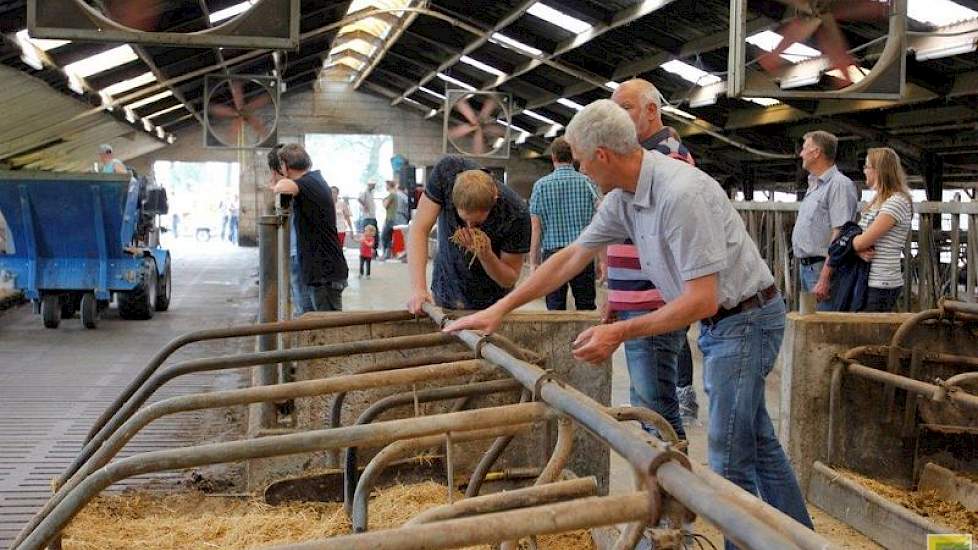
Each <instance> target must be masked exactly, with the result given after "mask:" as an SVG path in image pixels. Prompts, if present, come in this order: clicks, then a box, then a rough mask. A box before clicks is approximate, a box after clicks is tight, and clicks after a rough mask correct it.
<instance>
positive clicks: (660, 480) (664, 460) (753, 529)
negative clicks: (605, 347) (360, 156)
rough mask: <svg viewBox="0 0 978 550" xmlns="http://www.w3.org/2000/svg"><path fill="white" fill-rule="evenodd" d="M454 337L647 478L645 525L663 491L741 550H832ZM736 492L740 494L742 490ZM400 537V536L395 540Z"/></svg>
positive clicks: (575, 400) (475, 340) (555, 384)
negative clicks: (648, 501) (650, 499)
mask: <svg viewBox="0 0 978 550" xmlns="http://www.w3.org/2000/svg"><path fill="white" fill-rule="evenodd" d="M424 309H425V312H426V313H427V314H428V316H429V317H431V318H432V319H433V320H434V321H435V323H436V324H438V325H439V326H444V322H445V320H446V316H445V314H444V312H443V311H442V310H441V309H439V308H437V307H435V306H434V305H432V304H425V305H424ZM455 335H456V336H457V337H458V338H459V339H460V340H461V341H462V342H464V343H465V344H466V345H468V346H469V348H471V349H472V350H474V351H475V352H476V353H477V354H478V355H479V356H480V357H481V358H483V359H486V360H488V361H490V362H492V363H494V364H496V365H499V366H500V367H502V368H504V369H505V370H507V371H508V372H509V373H510V375H512V376H513V377H514V378H516V379H517V380H519V381H520V382H521V383H522V384H523V385H524V386H525V387H527V388H532V389H533V393H534V397H535V398H537V399H539V400H540V401H542V402H544V403H547V404H548V405H550V406H551V407H553V408H555V409H557V410H558V411H559V412H561V413H563V414H565V415H567V416H569V417H570V418H572V419H574V420H575V421H576V422H578V423H579V424H581V425H582V426H583V427H584V428H586V429H587V430H588V431H589V432H591V433H592V434H594V435H595V436H597V437H598V438H599V439H601V440H602V441H604V442H605V443H607V444H608V445H609V446H610V447H611V448H612V449H613V450H614V451H615V452H617V453H618V454H619V455H621V456H622V457H623V458H625V459H626V460H627V461H628V462H629V463H630V464H631V465H632V467H633V468H635V469H636V471H637V472H641V473H642V474H643V475H644V476H645V479H644V480H642V481H643V483H645V485H646V486H647V487H648V490H649V494H650V496H652V497H653V498H655V500H656V503H655V504H654V505H653V506H651V507H649V508H647V510H648V511H649V512H651V513H650V515H648V516H645V518H646V519H649V518H650V517H651V516H652V515H655V516H658V514H659V513H660V512H661V510H660V509H659V508H660V506H659V503H660V502H661V499H659V498H658V497H657V495H658V494H659V490H660V487H661V488H662V489H665V490H666V492H667V493H669V494H670V495H672V497H674V498H675V499H676V500H677V501H678V502H680V503H681V504H682V505H684V506H686V507H687V508H688V509H689V510H691V511H693V512H695V513H697V514H699V515H701V516H703V517H704V518H706V519H708V520H709V521H710V522H712V523H713V524H714V525H716V526H717V527H718V528H720V530H721V531H723V533H724V535H725V536H726V537H727V538H729V539H730V540H731V541H732V542H734V543H735V544H737V545H738V546H740V547H743V548H758V549H760V548H810V549H824V548H830V547H831V545H830V544H829V543H828V542H827V541H826V540H825V539H823V538H822V537H821V536H819V535H817V534H816V533H815V532H813V531H811V530H809V529H807V528H805V527H804V526H802V525H801V524H800V523H798V522H796V521H794V520H793V519H791V518H790V517H788V516H787V515H785V514H783V513H781V512H780V511H778V510H775V509H774V508H772V507H770V506H768V505H766V504H763V503H761V501H760V500H758V499H756V498H755V497H750V498H749V499H748V500H749V501H750V500H753V501H757V502H758V506H760V508H761V509H763V510H764V511H765V513H764V514H756V513H754V512H753V510H750V509H747V508H745V507H744V506H741V505H739V504H738V502H737V500H738V499H739V500H743V495H739V494H738V496H737V497H731V496H729V493H731V489H730V488H729V487H728V486H723V485H722V484H717V483H711V480H710V479H709V478H705V477H703V476H697V475H695V474H694V473H693V472H691V471H690V470H689V469H687V468H686V467H685V466H684V465H683V464H682V463H680V462H679V461H678V459H679V457H677V456H676V455H677V454H678V453H675V451H672V449H671V448H670V447H669V446H668V445H666V444H662V445H661V446H659V447H653V446H650V445H649V444H647V443H646V442H645V441H643V440H641V439H639V438H636V437H635V435H634V434H633V433H632V432H631V431H630V430H629V429H628V428H626V427H625V426H623V425H622V424H621V423H620V422H619V421H618V420H617V419H615V418H613V417H612V416H610V415H609V414H608V413H607V412H606V410H605V407H603V406H602V405H600V404H598V403H597V402H595V401H594V400H593V399H591V398H590V397H588V396H586V395H584V394H583V393H581V392H580V391H578V390H576V389H574V388H573V387H570V386H565V385H564V384H562V383H560V382H559V381H558V380H555V379H553V378H552V377H551V375H550V374H549V373H547V372H545V371H544V370H543V369H541V368H539V367H537V366H535V365H531V364H530V363H527V362H525V361H520V360H518V359H516V358H515V357H513V356H512V355H510V354H508V353H506V352H505V351H504V350H503V349H501V348H499V347H498V346H495V345H493V344H492V343H491V342H490V341H488V340H487V337H486V336H485V335H482V334H479V333H477V332H474V331H460V332H458V333H456V334H455ZM737 491H740V492H742V490H740V489H738V490H737ZM735 492H736V491H735ZM571 505H572V504H571ZM521 512H526V511H521ZM638 519H641V516H639V517H634V518H631V519H623V518H621V517H616V518H615V519H614V520H612V521H610V522H609V523H617V522H622V521H635V520H638ZM462 521H464V520H462ZM447 523H449V522H444V523H441V524H440V525H444V526H445V527H446V528H448V525H447ZM452 530H453V529H452ZM528 534H532V533H515V534H513V535H512V536H511V537H510V538H512V537H518V536H526V535H528ZM400 535H401V533H399V537H398V538H399V539H400V538H401V537H400ZM344 539H346V537H344ZM371 540H373V539H371ZM495 540H499V539H498V538H497V539H495ZM323 547H324V548H325V547H326V546H323ZM331 547H332V548H339V547H341V546H331ZM405 547H407V546H405ZM311 548H312V547H311ZM348 548H352V546H350V547H348Z"/></svg>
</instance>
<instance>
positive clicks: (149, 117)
mask: <svg viewBox="0 0 978 550" xmlns="http://www.w3.org/2000/svg"><path fill="white" fill-rule="evenodd" d="M182 108H183V103H178V104H176V105H174V106H172V107H167V108H166V109H163V110H162V111H156V112H155V113H153V114H151V115H146V116H144V117H143V119H145V120H149V119H151V118H156V117H158V116H160V115H165V114H167V113H172V112H173V111H176V110H177V109H182Z"/></svg>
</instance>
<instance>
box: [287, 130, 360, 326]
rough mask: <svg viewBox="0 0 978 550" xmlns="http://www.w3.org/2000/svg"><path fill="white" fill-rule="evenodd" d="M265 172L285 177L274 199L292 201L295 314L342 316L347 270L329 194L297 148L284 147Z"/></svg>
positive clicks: (316, 172) (305, 154) (299, 147)
mask: <svg viewBox="0 0 978 550" xmlns="http://www.w3.org/2000/svg"><path fill="white" fill-rule="evenodd" d="M268 160H269V162H268V164H269V168H271V169H272V171H273V172H277V173H279V174H281V175H283V176H284V177H283V178H282V179H279V180H278V181H277V182H276V183H275V184H274V186H273V188H272V190H273V191H274V192H275V193H283V194H287V195H292V196H293V199H292V222H293V228H294V231H295V233H294V237H295V241H296V251H297V252H298V254H297V261H298V266H297V267H298V269H297V273H298V279H299V282H300V284H301V286H300V287H299V292H298V294H299V301H298V302H297V304H296V306H297V307H296V309H297V310H298V312H299V313H300V314H301V313H306V312H309V311H340V310H342V309H343V300H342V294H343V289H344V288H346V278H347V275H348V269H347V266H346V259H345V258H344V256H343V249H342V247H340V241H339V237H338V236H337V233H336V207H335V205H334V204H333V193H332V190H330V188H329V186H328V185H327V184H326V180H324V179H323V176H322V174H320V173H319V170H312V160H311V159H310V158H309V154H308V153H306V150H305V149H303V148H302V146H301V145H297V144H292V143H290V144H288V145H284V146H282V147H281V148H278V147H277V148H275V149H273V150H272V151H271V152H270V153H269V159H268Z"/></svg>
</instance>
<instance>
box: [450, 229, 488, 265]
mask: <svg viewBox="0 0 978 550" xmlns="http://www.w3.org/2000/svg"><path fill="white" fill-rule="evenodd" d="M466 231H467V232H468V234H469V237H468V239H466V238H465V237H464V235H465V232H466ZM449 240H450V241H452V243H454V244H455V246H457V247H459V248H461V249H462V250H464V251H466V252H470V253H472V259H471V260H470V261H469V269H471V268H472V264H474V263H475V259H476V258H477V257H478V255H479V253H480V252H485V251H488V250H490V249H492V242H491V241H489V236H488V235H486V234H485V232H484V231H482V230H481V229H478V228H475V227H473V228H465V227H459V228H458V229H456V230H455V233H453V234H452V236H451V238H450V239H449ZM466 241H468V242H466Z"/></svg>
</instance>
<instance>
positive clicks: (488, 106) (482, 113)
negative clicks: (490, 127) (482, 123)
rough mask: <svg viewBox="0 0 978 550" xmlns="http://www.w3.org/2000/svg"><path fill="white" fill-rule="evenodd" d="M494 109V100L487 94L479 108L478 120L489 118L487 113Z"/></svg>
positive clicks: (489, 113)
mask: <svg viewBox="0 0 978 550" xmlns="http://www.w3.org/2000/svg"><path fill="white" fill-rule="evenodd" d="M495 109H496V100H495V99H494V98H493V97H492V96H489V97H488V98H486V102H485V103H483V104H482V109H479V120H489V115H491V114H492V112H493V111H494V110H495Z"/></svg>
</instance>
